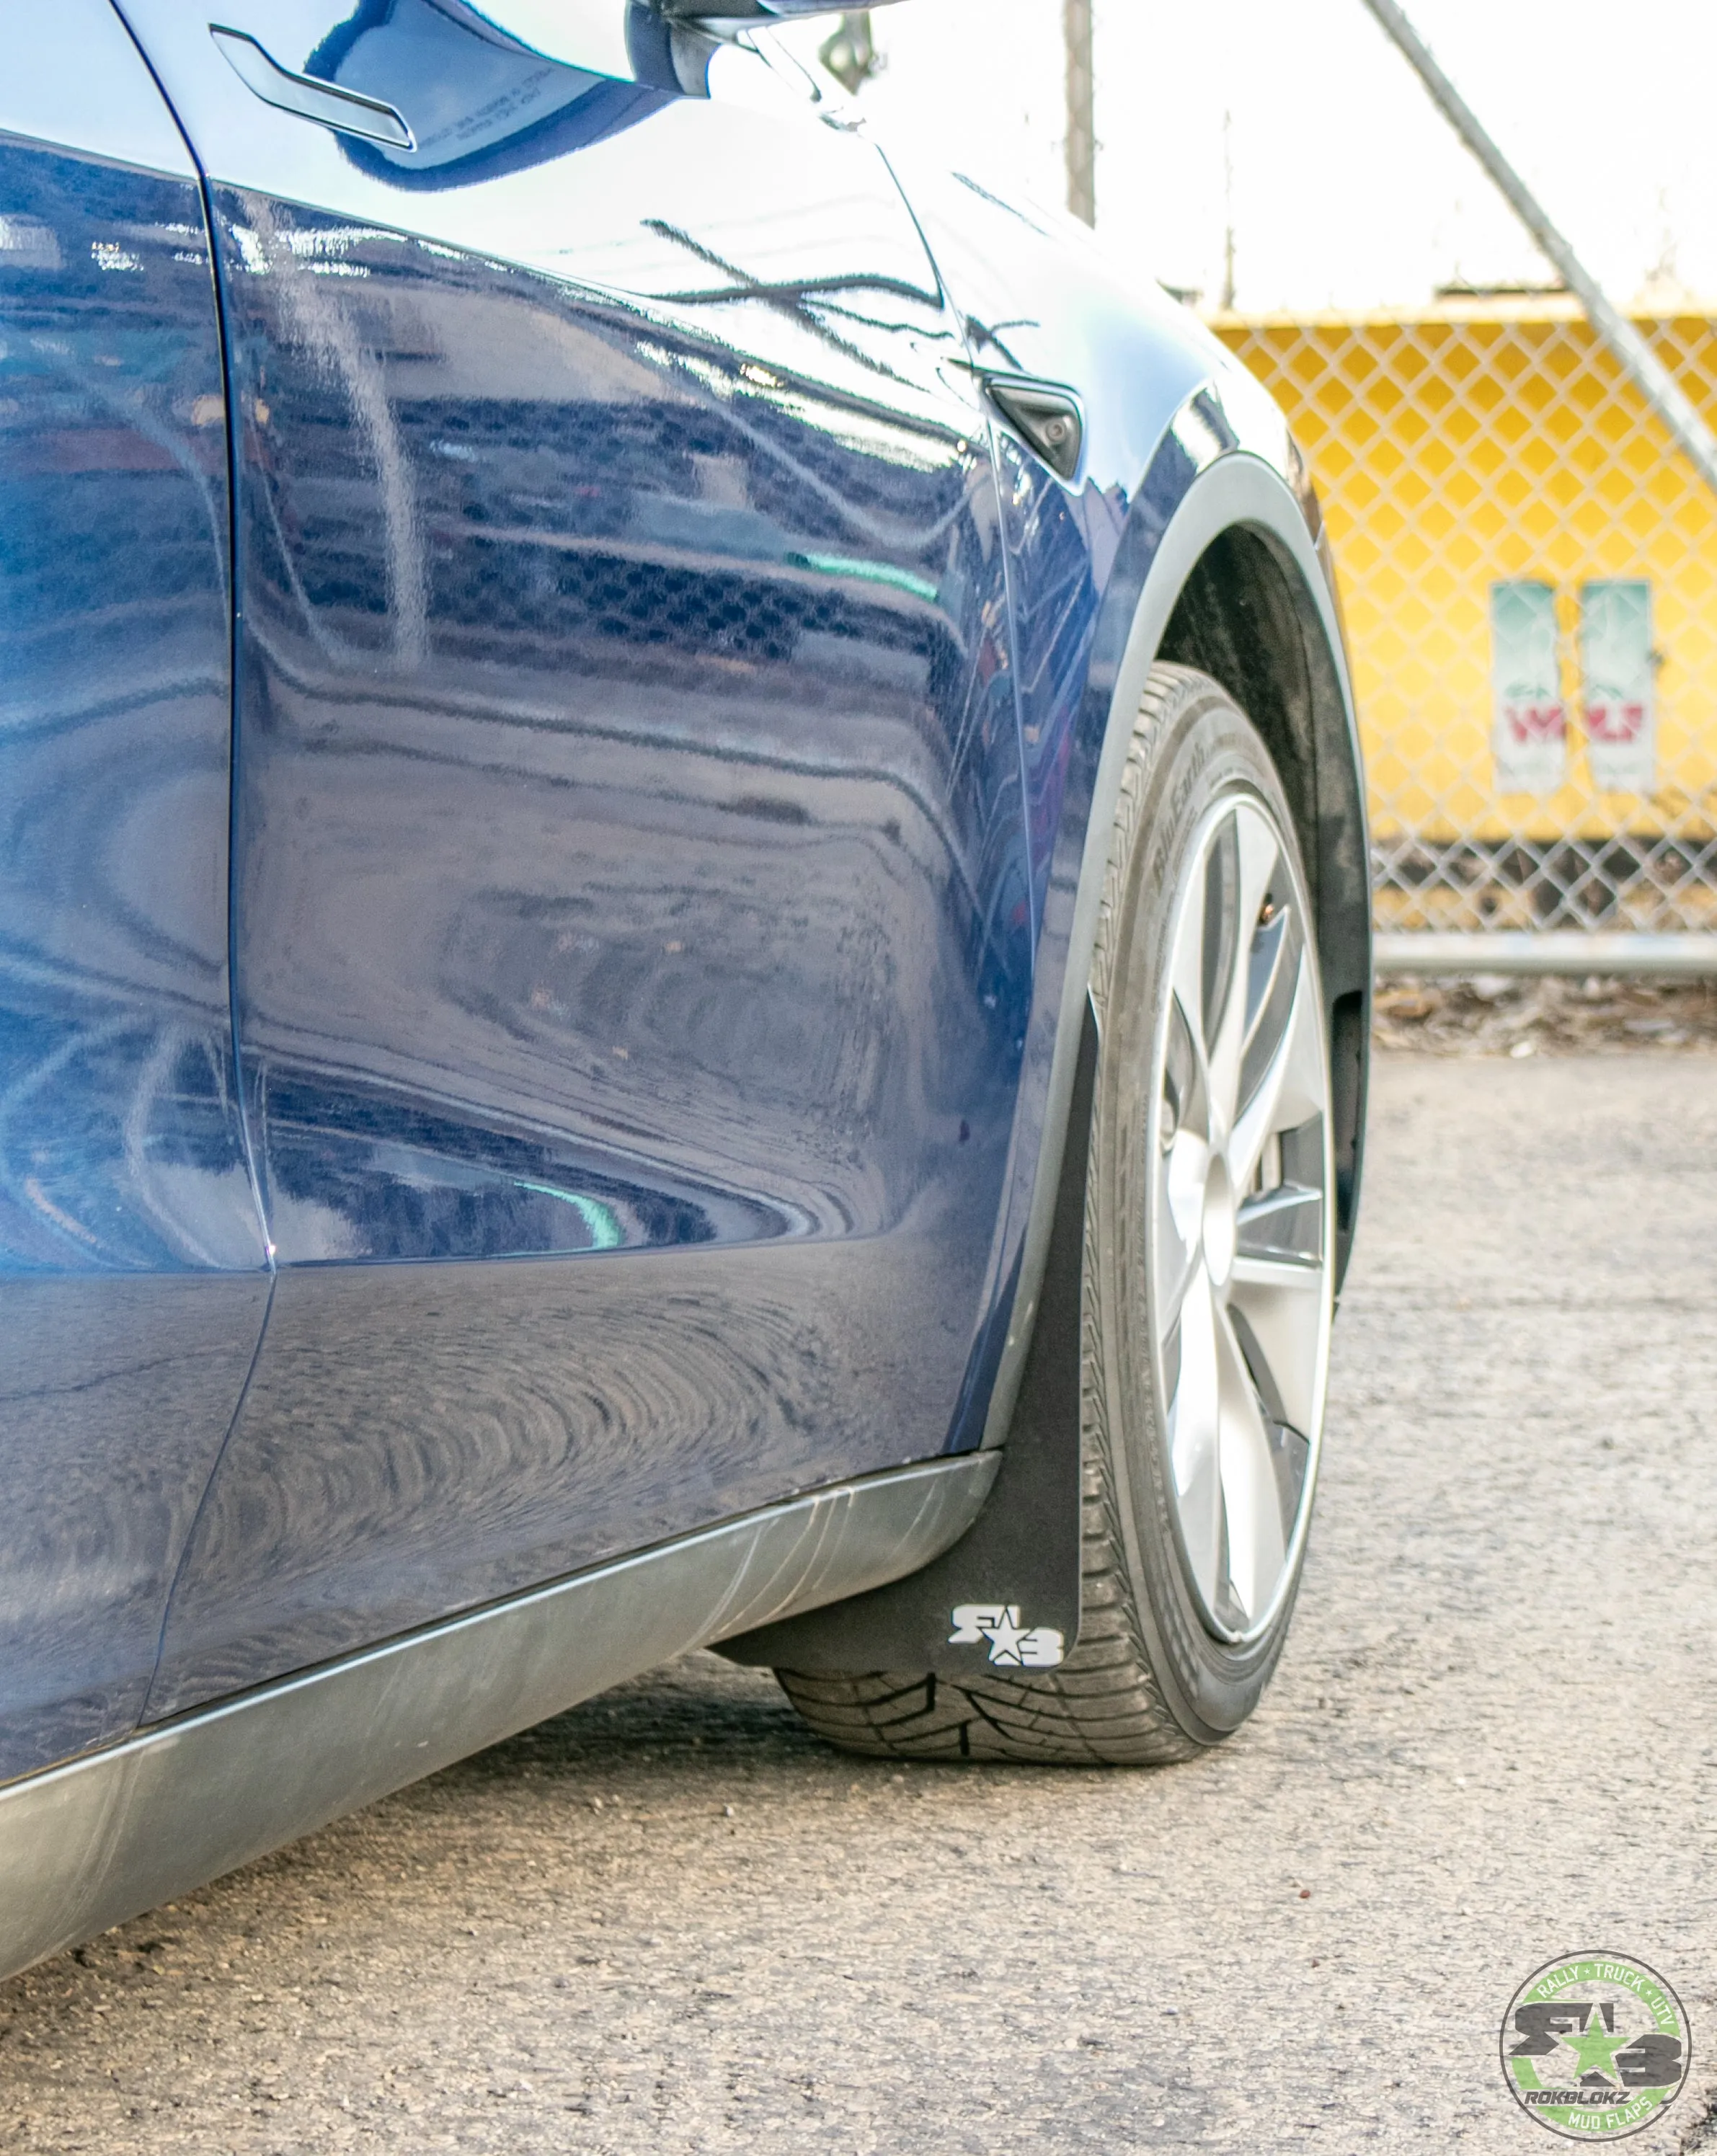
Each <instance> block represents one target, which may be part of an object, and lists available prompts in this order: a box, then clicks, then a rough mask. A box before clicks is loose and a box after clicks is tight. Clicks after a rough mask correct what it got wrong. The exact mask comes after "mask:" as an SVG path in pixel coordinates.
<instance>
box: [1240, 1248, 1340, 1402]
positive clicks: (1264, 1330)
mask: <svg viewBox="0 0 1717 2156" xmlns="http://www.w3.org/2000/svg"><path fill="white" fill-rule="evenodd" d="M1327 1296H1328V1286H1327V1283H1326V1281H1325V1276H1324V1267H1323V1266H1322V1265H1305V1264H1303V1263H1300V1262H1296V1261H1295V1260H1293V1259H1292V1258H1255V1257H1243V1258H1236V1260H1235V1261H1234V1272H1233V1275H1232V1277H1231V1279H1230V1281H1229V1283H1228V1302H1229V1306H1230V1308H1231V1310H1232V1311H1233V1312H1235V1313H1236V1316H1237V1317H1239V1318H1240V1319H1241V1322H1243V1324H1244V1325H1245V1327H1246V1330H1247V1346H1248V1350H1249V1352H1250V1353H1251V1356H1252V1361H1253V1362H1254V1363H1256V1364H1260V1365H1261V1366H1262V1367H1260V1368H1258V1370H1257V1378H1258V1382H1259V1384H1260V1385H1261V1387H1262V1389H1263V1390H1264V1393H1265V1395H1266V1399H1267V1403H1268V1404H1269V1406H1270V1408H1271V1410H1272V1413H1273V1414H1275V1415H1276V1416H1277V1419H1278V1420H1280V1421H1282V1422H1285V1423H1287V1424H1288V1425H1289V1427H1290V1428H1291V1429H1293V1430H1298V1431H1300V1432H1301V1433H1302V1434H1303V1435H1310V1434H1311V1432H1312V1431H1313V1430H1316V1429H1317V1427H1318V1424H1319V1418H1320V1416H1321V1414H1322V1412H1323V1398H1322V1384H1323V1364H1324V1354H1323V1346H1324V1302H1325V1301H1326V1299H1327ZM1272 1395H1273V1397H1272Z"/></svg>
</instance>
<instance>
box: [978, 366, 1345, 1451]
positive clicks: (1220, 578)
mask: <svg viewBox="0 0 1717 2156" xmlns="http://www.w3.org/2000/svg"><path fill="white" fill-rule="evenodd" d="M1247 387H1248V388H1251V387H1252V385H1251V384H1250V383H1248V385H1247ZM1248 401H1249V400H1248ZM1271 409H1272V411H1273V408H1271ZM1235 416H1236V419H1238V421H1239V423H1240V425H1241V426H1244V427H1245V428H1246V432H1247V437H1249V438H1252V439H1256V438H1257V432H1256V429H1255V428H1254V427H1253V425H1252V423H1251V420H1252V415H1251V414H1250V413H1248V412H1245V411H1238V412H1236V415H1235ZM1276 427H1277V429H1278V430H1280V432H1279V435H1278V439H1279V440H1280V442H1281V443H1282V444H1283V449H1284V452H1285V453H1284V454H1282V455H1281V456H1280V457H1278V456H1277V455H1276V454H1273V453H1272V449H1273V444H1267V443H1261V444H1260V448H1261V449H1263V451H1264V453H1262V454H1261V453H1259V450H1258V449H1254V448H1253V447H1252V446H1241V434H1240V433H1239V429H1238V428H1237V427H1236V426H1235V425H1233V424H1231V423H1230V420H1229V418H1228V415H1227V413H1226V410H1225V408H1224V403H1223V399H1222V396H1221V385H1220V384H1218V383H1216V382H1207V383H1206V384H1205V386H1204V387H1203V388H1200V389H1199V390H1197V391H1195V393H1193V394H1192V395H1191V396H1190V397H1188V398H1186V399H1185V403H1183V404H1182V405H1181V406H1180V409H1179V411H1178V412H1177V413H1175V416H1174V418H1171V420H1170V423H1169V424H1168V426H1167V428H1166V429H1164V434H1163V435H1162V437H1161V439H1160V441H1159V445H1158V447H1157V449H1156V451H1155V453H1154V455H1153V457H1152V459H1151V462H1150V465H1149V470H1147V471H1146V473H1145V475H1144V478H1143V480H1142V481H1141V483H1140V485H1139V489H1138V491H1137V493H1136V495H1135V496H1134V501H1133V504H1132V507H1131V509H1130V511H1129V514H1128V521H1127V525H1126V527H1125V529H1124V531H1123V534H1122V536H1121V542H1120V546H1119V548H1118V552H1117V554H1116V557H1115V562H1114V566H1113V570H1112V572H1111V573H1110V577H1109V579H1108V586H1107V588H1106V591H1105V593H1104V598H1103V607H1102V609H1101V613H1100V616H1099V620H1098V629H1097V633H1096V636H1095V639H1094V642H1093V648H1092V660H1091V665H1090V670H1089V674H1088V675H1087V687H1086V695H1085V700H1084V706H1083V709H1082V714H1081V721H1080V726H1079V733H1080V736H1081V740H1080V742H1079V744H1078V748H1077V751H1076V754H1075V757H1074V759H1073V767H1072V771H1071V772H1070V779H1069V785H1068V788H1067V797H1066V801H1065V804H1064V807H1063V811H1062V823H1061V829H1060V831H1059V833H1058V834H1057V839H1056V853H1055V858H1054V862H1053V865H1052V867H1051V877H1050V891H1051V896H1050V902H1049V905H1048V906H1047V907H1046V914H1045V920H1044V927H1043V933H1042V937H1041V942H1040V983H1041V988H1040V995H1039V999H1038V1004H1037V1007H1036V1009H1034V1012H1033V1019H1032V1025H1033V1030H1034V1032H1036V1034H1037V1035H1038V1038H1039V1040H1040V1042H1041V1043H1042V1044H1043V1046H1042V1049H1041V1050H1040V1052H1041V1054H1042V1055H1043V1056H1044V1060H1045V1062H1046V1066H1047V1069H1046V1077H1045V1078H1044V1079H1043V1081H1041V1088H1042V1090H1041V1093H1040V1094H1039V1098H1040V1100H1041V1103H1042V1106H1041V1126H1040V1130H1041V1137H1040V1140H1039V1143H1038V1146H1037V1148H1036V1163H1035V1173H1034V1174H1033V1178H1032V1187H1031V1199H1030V1205H1029V1210H1028V1212H1027V1215H1026V1226H1025V1230H1024V1234H1023V1236H1022V1238H1021V1243H1020V1260H1019V1271H1018V1276H1017V1280H1018V1285H1017V1287H1016V1289H1015V1295H1014V1298H1013V1306H1012V1310H1011V1312H1010V1321H1009V1323H1008V1327H1007V1335H1006V1340H1005V1345H1004V1347H1003V1349H1002V1352H1001V1355H1000V1363H999V1367H998V1368H997V1371H996V1375H995V1380H994V1383H993V1385H992V1389H991V1392H990V1402H989V1410H988V1414H987V1415H986V1418H985V1421H984V1435H983V1440H982V1441H983V1443H984V1444H985V1445H1001V1444H1005V1442H1006V1441H1007V1438H1008V1435H1009V1432H1010V1426H1011V1424H1012V1421H1013V1414H1014V1408H1015V1401H1016V1400H1017V1399H1018V1395H1019V1387H1020V1378H1021V1376H1022V1374H1023V1372H1024V1368H1025V1363H1026V1354H1027V1352H1028V1350H1029V1347H1030V1344H1031V1333H1032V1330H1033V1327H1034V1324H1035V1322H1036V1313H1037V1309H1038V1306H1039V1302H1040V1300H1041V1295H1042V1292H1043V1289H1044V1275H1045V1270H1046V1265H1047V1262H1048V1258H1049V1244H1050V1230H1051V1221H1052V1219H1053V1215H1054V1211H1055V1206H1056V1195H1057V1192H1058V1190H1059V1188H1060V1185H1061V1181H1062V1173H1063V1163H1064V1161H1065V1159H1066V1156H1067V1147H1068V1146H1069V1143H1070V1142H1071V1143H1072V1144H1073V1145H1076V1146H1077V1145H1080V1144H1082V1142H1083V1141H1084V1137H1085V1135H1086V1134H1085V1132H1083V1131H1078V1132H1074V1131H1072V1130H1071V1129H1070V1122H1069V1111H1070V1109H1071V1106H1072V1095H1073V1076H1074V1070H1075V1066H1076V1065H1077V1060H1078V1055H1079V1047H1080V1039H1081V1035H1082V1029H1083V1028H1084V1026H1085V1024H1086V1023H1087V1012H1088V999H1087V994H1086V980H1087V974H1088V973H1089V970H1090V964H1091V954H1092V947H1093V946H1094V944H1095V941H1096V935H1097V916H1098V905H1099V902H1100V897H1101V892H1102V889H1103V870H1104V865H1105V863H1106V861H1107V859H1108V844H1109V834H1110V829H1111V827H1112V825H1113V820H1114V814H1115V808H1116V803H1117V800H1118V796H1119V791H1120V784H1121V774H1122V772H1123V768H1124V767H1125V763H1126V757H1127V749H1128V742H1130V740H1131V738H1132V731H1133V725H1134V716H1135V714H1136V713H1137V711H1138V708H1139V699H1140V697H1141V696H1142V695H1143V693H1144V684H1145V681H1146V679H1147V677H1148V676H1149V673H1150V670H1151V668H1152V667H1153V666H1154V665H1155V664H1156V663H1157V662H1158V660H1165V659H1174V660H1180V662H1181V663H1183V664H1186V665H1194V666H1197V667H1198V668H1199V669H1200V670H1201V671H1203V672H1205V673H1209V674H1211V675H1212V676H1213V678H1214V679H1216V680H1218V681H1220V682H1221V684H1222V685H1223V686H1224V687H1225V688H1226V689H1227V690H1228V691H1229V693H1230V694H1231V696H1234V697H1235V698H1236V701H1237V702H1239V704H1240V705H1241V709H1242V710H1244V711H1247V714H1248V716H1251V717H1252V720H1253V721H1254V723H1255V724H1256V725H1257V726H1258V728H1259V731H1261V732H1262V735H1263V736H1264V739H1265V742H1266V743H1267V746H1268V747H1269V748H1270V750H1271V752H1272V756H1273V757H1275V758H1276V760H1277V764H1278V767H1280V769H1281V770H1282V773H1283V783H1284V786H1285V787H1286V788H1287V790H1288V797H1289V799H1290V802H1291V803H1292V804H1293V809H1294V814H1295V819H1296V826H1297V834H1298V837H1299V839H1300V840H1301V846H1302V850H1303V854H1304V856H1305V860H1306V865H1307V872H1308V877H1309V879H1310V880H1311V882H1312V885H1313V893H1314V902H1315V904H1316V906H1317V911H1318V924H1317V925H1318V949H1319V962H1320V965H1321V968H1322V970H1323V975H1324V990H1325V994H1326V997H1327V998H1328V1000H1329V1008H1330V1057H1331V1069H1332V1078H1333V1081H1334V1088H1333V1091H1334V1115H1335V1122H1336V1129H1335V1132H1334V1138H1335V1155H1336V1171H1337V1222H1336V1277H1337V1282H1338V1285H1339V1281H1340V1280H1341V1277H1342V1276H1343V1274H1344V1271H1345V1270H1346V1265H1347V1261H1348V1257H1349V1252H1350V1250H1351V1247H1352V1241H1353V1235H1354V1230H1355V1224H1356V1219H1357V1213H1358V1205H1359V1196H1360V1178H1361V1171H1362V1168H1363V1164H1364V1149H1365V1095H1366V1081H1367V1070H1368V1061H1369V1043H1370V999H1371V901H1370V841H1369V835H1368V833H1367V829H1366V822H1365V780H1364V772H1363V767H1362V764H1361V760H1360V745H1359V729H1358V725H1357V721H1356V719H1355V710H1354V703H1353V695H1352V689H1351V685H1350V682H1349V674H1348V665H1347V655H1346V646H1345V643H1344V637H1343V633H1342V628H1341V622H1340V617H1339V611H1338V606H1337V601H1336V598H1335V593H1334V583H1333V581H1332V578H1331V576H1330V573H1329V568H1328V567H1327V564H1328V561H1329V555H1328V552H1327V546H1325V545H1324V544H1323V543H1322V542H1321V538H1320V536H1319V535H1314V532H1313V528H1312V526H1311V525H1310V524H1309V523H1308V519H1307V515H1306V512H1305V511H1304V510H1303V508H1302V506H1301V502H1300V500H1299V498H1298V495H1297V494H1296V491H1295V489H1294V485H1293V480H1291V478H1290V471H1291V469H1292V465H1291V451H1289V450H1288V449H1287V437H1286V433H1285V430H1281V423H1280V420H1279V417H1277V419H1276ZM1058 900H1059V901H1061V904H1062V908H1063V909H1064V910H1063V912H1062V916H1061V917H1059V918H1058V917H1057V916H1056V905H1057V901H1058ZM1029 1060H1030V1057H1029V1055H1028V1062H1029Z"/></svg>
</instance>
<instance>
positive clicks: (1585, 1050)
mask: <svg viewBox="0 0 1717 2156" xmlns="http://www.w3.org/2000/svg"><path fill="white" fill-rule="evenodd" d="M1372 1038H1373V1039H1374V1040H1375V1042H1376V1044H1377V1045H1378V1046H1379V1047H1380V1048H1404V1049H1412V1050H1416V1051H1417V1052H1418V1053H1419V1054H1421V1055H1425V1054H1427V1053H1428V1054H1431V1055H1514V1056H1526V1055H1591V1054H1592V1053H1593V1052H1594V1051H1596V1052H1598V1053H1600V1054H1601V1053H1603V1052H1604V1051H1606V1050H1609V1051H1612V1052H1621V1051H1623V1050H1625V1051H1627V1053H1629V1054H1637V1053H1638V1051H1639V1050H1642V1049H1654V1050H1689V1049H1703V1050H1710V1049H1714V1048H1717V982H1713V981H1676V982H1664V983H1658V982H1652V981H1622V980H1614V979H1604V978H1597V977H1596V976H1594V977H1593V978H1591V979H1588V980H1584V981H1579V980H1563V979H1561V978H1548V979H1540V980H1535V979H1530V978H1528V979H1522V978H1511V977H1510V976H1509V975H1507V974H1503V973H1480V974H1478V975H1476V976H1474V977H1473V978H1471V979H1467V980H1452V981H1434V980H1416V979H1414V978H1411V977H1407V976H1403V977H1401V978H1396V979H1391V980H1388V981H1385V982H1382V983H1380V984H1379V987H1378V990H1377V997H1376V1002H1375V1008H1374V1024H1373V1028H1372Z"/></svg>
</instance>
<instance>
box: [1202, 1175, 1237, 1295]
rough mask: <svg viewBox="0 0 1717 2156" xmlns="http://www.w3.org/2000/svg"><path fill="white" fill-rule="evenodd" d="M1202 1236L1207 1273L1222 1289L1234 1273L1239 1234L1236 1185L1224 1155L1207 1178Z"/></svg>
mask: <svg viewBox="0 0 1717 2156" xmlns="http://www.w3.org/2000/svg"><path fill="white" fill-rule="evenodd" d="M1203 1234H1204V1246H1205V1270H1206V1271H1207V1272H1208V1273H1209V1274H1210V1276H1211V1282H1212V1284H1213V1285H1214V1286H1217V1287H1221V1286H1225V1285H1226V1281H1227V1279H1228V1276H1229V1274H1230V1273H1231V1272H1232V1271H1233V1270H1234V1246H1235V1244H1236V1240H1238V1234H1239V1231H1238V1229H1237V1227H1236V1222H1235V1206H1234V1185H1233V1183H1231V1181H1230V1180H1229V1177H1228V1163H1227V1162H1226V1161H1225V1160H1224V1159H1223V1158H1222V1156H1221V1153H1217V1154H1216V1155H1215V1156H1214V1157H1213V1158H1212V1159H1211V1165H1210V1168H1209V1170H1208V1172H1207V1173H1206V1174H1205V1211H1204V1228H1203Z"/></svg>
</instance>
